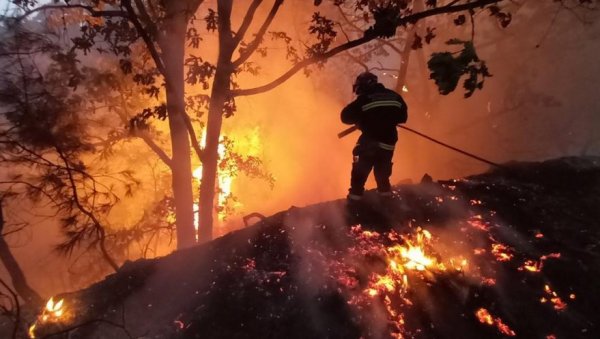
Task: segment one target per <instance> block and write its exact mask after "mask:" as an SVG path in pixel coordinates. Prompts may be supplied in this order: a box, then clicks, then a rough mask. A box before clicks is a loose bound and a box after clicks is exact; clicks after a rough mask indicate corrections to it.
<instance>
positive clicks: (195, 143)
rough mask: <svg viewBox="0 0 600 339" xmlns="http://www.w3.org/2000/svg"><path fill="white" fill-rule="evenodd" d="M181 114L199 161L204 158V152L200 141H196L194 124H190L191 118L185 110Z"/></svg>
mask: <svg viewBox="0 0 600 339" xmlns="http://www.w3.org/2000/svg"><path fill="white" fill-rule="evenodd" d="M182 116H183V121H184V123H185V126H186V128H187V130H188V134H189V135H190V142H191V143H192V147H193V148H194V151H195V152H196V156H198V159H199V160H200V161H202V160H203V159H204V152H203V151H202V148H201V147H200V143H198V136H196V131H195V130H194V125H193V124H192V120H190V116H189V115H188V114H187V113H186V112H183V114H182Z"/></svg>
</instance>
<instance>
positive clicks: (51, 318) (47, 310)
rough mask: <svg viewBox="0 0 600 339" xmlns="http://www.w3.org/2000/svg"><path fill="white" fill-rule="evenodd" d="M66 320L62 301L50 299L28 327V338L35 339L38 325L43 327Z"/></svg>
mask: <svg viewBox="0 0 600 339" xmlns="http://www.w3.org/2000/svg"><path fill="white" fill-rule="evenodd" d="M65 318H66V313H65V305H64V299H60V300H58V301H54V298H50V299H49V300H48V302H46V306H45V307H44V310H43V311H42V314H40V315H39V316H38V318H37V320H36V322H35V323H33V325H31V326H30V327H29V332H28V333H29V337H30V338H35V330H36V328H37V326H38V325H45V324H49V323H59V322H62V321H64V320H65Z"/></svg>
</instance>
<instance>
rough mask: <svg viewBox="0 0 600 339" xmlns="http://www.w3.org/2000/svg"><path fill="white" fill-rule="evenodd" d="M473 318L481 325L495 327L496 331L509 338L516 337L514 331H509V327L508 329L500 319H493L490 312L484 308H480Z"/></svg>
mask: <svg viewBox="0 0 600 339" xmlns="http://www.w3.org/2000/svg"><path fill="white" fill-rule="evenodd" d="M475 316H477V319H478V320H479V322H481V323H482V324H486V325H490V326H494V325H495V326H496V328H497V329H498V331H500V333H502V334H504V335H508V336H511V337H514V336H515V335H517V334H516V333H515V331H513V330H511V329H510V327H508V325H506V324H505V323H504V322H503V321H502V319H500V318H498V317H497V318H494V317H493V316H492V315H491V314H490V312H489V311H488V310H486V309H485V308H480V309H478V310H477V311H476V312H475Z"/></svg>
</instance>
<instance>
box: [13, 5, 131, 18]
mask: <svg viewBox="0 0 600 339" xmlns="http://www.w3.org/2000/svg"><path fill="white" fill-rule="evenodd" d="M65 9H83V10H85V11H86V12H88V13H90V15H91V16H93V17H121V18H127V13H126V12H124V11H120V10H111V11H99V10H96V9H94V7H92V6H86V5H81V4H67V5H43V6H40V7H37V8H34V9H32V10H30V11H28V12H27V13H25V14H23V15H21V16H20V17H18V18H16V21H17V22H19V21H22V20H23V19H25V18H26V17H28V16H30V15H32V14H34V13H37V12H42V11H48V10H65Z"/></svg>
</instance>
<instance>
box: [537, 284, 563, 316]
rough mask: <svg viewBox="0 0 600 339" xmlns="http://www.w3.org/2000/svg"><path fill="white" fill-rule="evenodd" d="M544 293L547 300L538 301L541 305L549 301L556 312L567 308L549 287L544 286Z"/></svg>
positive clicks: (543, 298)
mask: <svg viewBox="0 0 600 339" xmlns="http://www.w3.org/2000/svg"><path fill="white" fill-rule="evenodd" d="M544 292H545V293H546V295H547V297H548V298H545V297H542V298H541V299H540V302H541V303H542V304H543V303H546V302H548V300H550V303H552V307H553V308H554V309H555V310H557V311H562V310H564V309H565V308H567V304H566V303H565V302H564V301H562V299H561V298H560V297H559V296H558V294H557V293H556V292H555V291H553V290H552V288H550V285H544Z"/></svg>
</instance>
